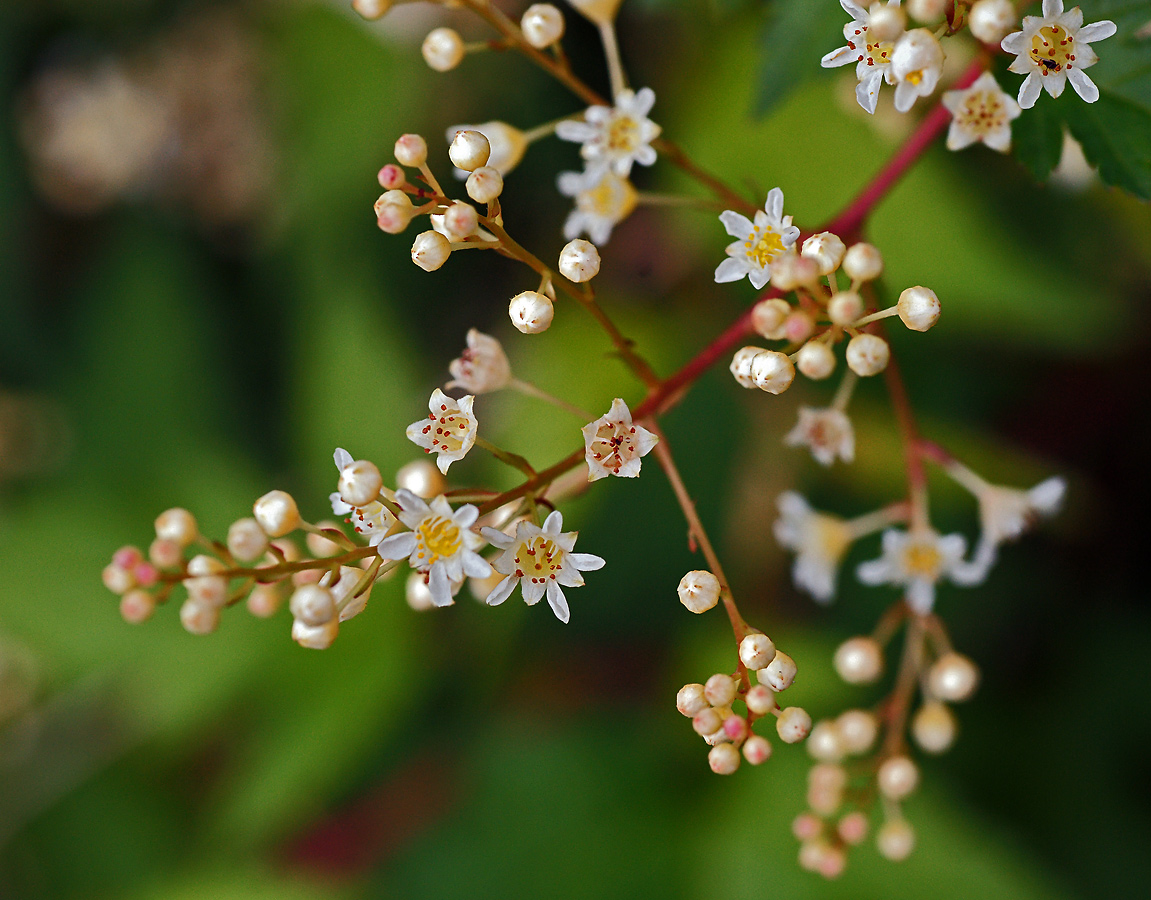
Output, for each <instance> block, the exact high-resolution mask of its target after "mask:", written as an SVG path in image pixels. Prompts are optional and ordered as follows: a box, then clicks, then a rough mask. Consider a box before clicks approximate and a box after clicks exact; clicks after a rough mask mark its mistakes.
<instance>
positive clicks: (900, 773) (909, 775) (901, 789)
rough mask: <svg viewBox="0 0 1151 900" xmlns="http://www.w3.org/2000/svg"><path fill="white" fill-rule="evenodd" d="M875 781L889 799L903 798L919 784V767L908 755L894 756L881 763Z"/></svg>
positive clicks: (880, 791) (880, 790)
mask: <svg viewBox="0 0 1151 900" xmlns="http://www.w3.org/2000/svg"><path fill="white" fill-rule="evenodd" d="M875 781H876V784H877V785H878V787H879V793H881V794H883V796H884V797H886V798H887V799H888V800H902V799H903V798H904V797H906V796H908V795H909V794H910V793H911V792H912V791H914V790H915V789H916V787H918V786H919V768H918V767H917V766H916V765H915V763H913V762H912V761H911V760H910V759H909V758H908V757H906V756H892V757H889V758H887V759H885V760H884V761H883V762H882V763H881V764H880V766H879V771H878V772H876V774H875Z"/></svg>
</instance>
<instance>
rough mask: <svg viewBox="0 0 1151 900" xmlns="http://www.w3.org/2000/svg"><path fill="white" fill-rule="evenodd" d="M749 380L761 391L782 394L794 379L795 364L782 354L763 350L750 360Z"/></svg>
mask: <svg viewBox="0 0 1151 900" xmlns="http://www.w3.org/2000/svg"><path fill="white" fill-rule="evenodd" d="M751 380H752V382H753V383H754V384H755V386H756V387H757V388H759V389H760V390H761V391H767V392H768V393H769V394H782V393H783V392H784V391H786V390H787V389H788V388H789V387H791V383H792V382H793V381H794V380H795V366H794V365H792V363H791V360H790V359H788V358H787V357H786V356H785V355H784V354H782V353H777V352H776V351H775V350H764V351H763V352H762V353H757V354H756V355H755V356H754V357H753V358H752V360H751Z"/></svg>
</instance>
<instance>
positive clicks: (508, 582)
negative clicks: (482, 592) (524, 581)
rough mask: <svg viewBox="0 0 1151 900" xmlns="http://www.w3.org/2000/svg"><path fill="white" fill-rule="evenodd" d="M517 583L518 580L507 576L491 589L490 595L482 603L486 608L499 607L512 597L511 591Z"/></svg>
mask: <svg viewBox="0 0 1151 900" xmlns="http://www.w3.org/2000/svg"><path fill="white" fill-rule="evenodd" d="M519 583H520V580H519V579H518V578H513V577H512V576H511V575H509V576H508V577H507V578H505V579H504V580H503V581H501V582H500V583H499V584H497V585H496V586H495V587H494V588H492V591H491V593H490V594H488V596H487V599H485V600H484V603H486V604H487V605H488V606H499V605H500V604H501V603H503V602H504V601H505V600H507V599H508V597H510V596H511V595H512V591H514V590H515V589H516V585H517V584H519Z"/></svg>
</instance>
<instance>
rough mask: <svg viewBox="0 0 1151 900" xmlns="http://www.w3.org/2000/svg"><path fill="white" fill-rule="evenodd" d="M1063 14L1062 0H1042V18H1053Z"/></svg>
mask: <svg viewBox="0 0 1151 900" xmlns="http://www.w3.org/2000/svg"><path fill="white" fill-rule="evenodd" d="M1061 15H1063V0H1043V18H1045V19H1054V18H1055V17H1056V16H1061Z"/></svg>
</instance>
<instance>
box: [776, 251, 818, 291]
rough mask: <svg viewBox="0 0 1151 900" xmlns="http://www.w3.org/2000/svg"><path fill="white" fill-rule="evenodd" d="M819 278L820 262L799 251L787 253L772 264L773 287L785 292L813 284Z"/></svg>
mask: <svg viewBox="0 0 1151 900" xmlns="http://www.w3.org/2000/svg"><path fill="white" fill-rule="evenodd" d="M818 278H819V265H818V263H816V262H815V260H813V259H810V258H808V257H806V256H800V255H799V254H798V253H794V252H793V253H785V254H784V255H783V256H781V257H779V258H778V259H777V260H775V261H774V262H773V263H772V264H771V284H772V287H774V288H777V289H778V290H781V291H783V292H784V293H786V292H787V291H794V290H795V289H796V288H798V287H801V286H803V285H807V284H811V283H812V282H814V281H816V280H817V279H818Z"/></svg>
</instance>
